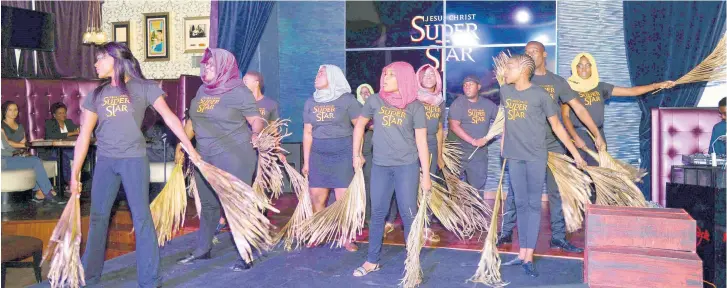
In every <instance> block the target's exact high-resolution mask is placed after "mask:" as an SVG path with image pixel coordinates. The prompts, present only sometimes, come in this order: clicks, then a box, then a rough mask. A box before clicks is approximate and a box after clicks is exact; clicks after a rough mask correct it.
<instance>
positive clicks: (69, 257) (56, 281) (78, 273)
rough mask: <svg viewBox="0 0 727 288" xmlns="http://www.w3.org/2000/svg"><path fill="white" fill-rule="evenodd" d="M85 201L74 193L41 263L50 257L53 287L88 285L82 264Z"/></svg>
mask: <svg viewBox="0 0 727 288" xmlns="http://www.w3.org/2000/svg"><path fill="white" fill-rule="evenodd" d="M80 250H81V204H80V201H79V199H78V196H75V195H74V196H71V199H69V201H68V204H66V208H65V209H63V214H61V218H60V219H58V224H56V228H55V229H53V234H52V235H51V237H50V242H49V243H48V250H46V251H45V255H43V260H42V261H41V265H43V263H44V262H45V261H46V260H48V259H52V260H51V262H50V269H49V271H48V280H49V282H50V285H51V287H53V288H55V287H72V288H75V287H81V286H86V280H85V277H84V272H83V265H82V264H81V253H80Z"/></svg>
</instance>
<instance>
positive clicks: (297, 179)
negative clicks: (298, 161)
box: [273, 162, 313, 251]
mask: <svg viewBox="0 0 727 288" xmlns="http://www.w3.org/2000/svg"><path fill="white" fill-rule="evenodd" d="M283 165H284V167H285V172H287V173H288V177H290V184H291V186H292V187H293V191H295V194H296V196H297V197H298V206H296V207H295V211H294V212H293V216H292V217H290V220H288V223H287V224H285V226H284V227H283V229H281V230H280V232H278V234H277V235H276V236H275V239H274V240H273V242H274V243H280V241H281V240H283V239H285V241H284V242H283V247H284V248H285V250H286V251H290V250H292V249H293V244H295V249H297V248H298V247H299V246H300V245H302V244H303V243H304V242H305V240H304V238H303V235H302V233H301V231H300V228H301V227H302V225H303V223H305V221H307V220H308V219H309V218H310V217H311V216H312V215H313V204H312V203H311V198H310V194H309V192H308V179H307V178H305V177H303V176H302V175H300V173H298V171H296V170H295V169H294V168H293V167H292V166H290V164H288V163H286V162H283Z"/></svg>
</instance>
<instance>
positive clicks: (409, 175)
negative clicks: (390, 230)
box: [366, 161, 419, 263]
mask: <svg viewBox="0 0 727 288" xmlns="http://www.w3.org/2000/svg"><path fill="white" fill-rule="evenodd" d="M371 178H372V179H376V181H372V182H371V224H370V225H369V251H368V257H367V258H366V261H368V262H369V263H379V256H380V253H381V245H382V244H383V242H384V218H386V215H387V214H388V213H389V206H390V205H391V200H392V199H391V198H392V196H396V200H397V204H398V206H399V211H404V212H402V213H401V219H402V221H403V222H404V236H405V237H407V238H408V236H409V230H411V224H412V222H414V216H415V215H416V213H417V195H418V191H419V162H418V161H415V162H414V163H411V164H407V165H400V166H379V165H376V164H374V165H373V166H372V167H371ZM394 191H396V192H394Z"/></svg>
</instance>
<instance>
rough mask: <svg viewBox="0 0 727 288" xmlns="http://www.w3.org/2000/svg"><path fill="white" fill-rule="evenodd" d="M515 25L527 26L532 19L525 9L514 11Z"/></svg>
mask: <svg viewBox="0 0 727 288" xmlns="http://www.w3.org/2000/svg"><path fill="white" fill-rule="evenodd" d="M514 18H515V23H518V24H528V23H530V20H531V19H532V18H533V15H532V14H530V11H529V10H528V9H526V8H522V9H520V10H517V11H515V16H514Z"/></svg>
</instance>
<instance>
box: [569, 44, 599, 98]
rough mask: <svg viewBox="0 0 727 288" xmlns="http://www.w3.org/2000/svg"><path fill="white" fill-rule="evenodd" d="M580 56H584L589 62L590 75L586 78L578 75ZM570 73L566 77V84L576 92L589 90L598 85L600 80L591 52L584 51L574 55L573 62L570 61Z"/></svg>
mask: <svg viewBox="0 0 727 288" xmlns="http://www.w3.org/2000/svg"><path fill="white" fill-rule="evenodd" d="M581 57H586V59H588V62H591V77H590V78H588V79H583V78H581V76H580V75H578V63H579V62H580V61H581ZM571 74H572V75H571V76H570V77H569V78H568V84H569V85H570V88H571V89H573V90H574V91H576V92H588V91H591V90H593V89H594V88H596V86H598V82H599V81H600V80H599V78H598V68H596V60H595V59H593V56H591V54H588V53H585V52H584V53H580V54H578V55H576V58H573V62H571Z"/></svg>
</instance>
